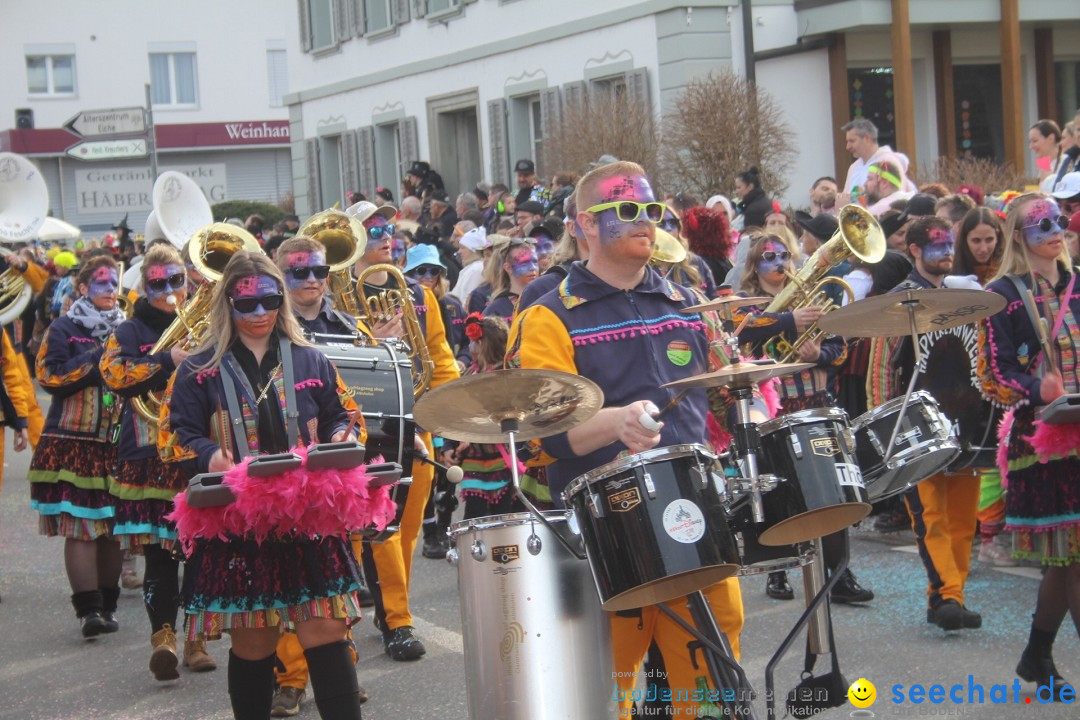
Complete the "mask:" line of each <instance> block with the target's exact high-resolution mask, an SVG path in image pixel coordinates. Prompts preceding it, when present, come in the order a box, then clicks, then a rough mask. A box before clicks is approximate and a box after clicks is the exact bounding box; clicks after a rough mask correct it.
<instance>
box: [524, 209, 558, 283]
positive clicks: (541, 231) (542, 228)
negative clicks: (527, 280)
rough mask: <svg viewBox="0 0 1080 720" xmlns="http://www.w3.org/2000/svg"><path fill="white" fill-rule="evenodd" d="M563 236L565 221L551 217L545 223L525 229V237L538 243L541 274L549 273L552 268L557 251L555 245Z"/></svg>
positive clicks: (534, 224)
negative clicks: (553, 255) (552, 259)
mask: <svg viewBox="0 0 1080 720" xmlns="http://www.w3.org/2000/svg"><path fill="white" fill-rule="evenodd" d="M562 234H563V221H562V220H561V219H559V218H555V217H549V218H546V219H545V220H544V221H543V222H534V223H532V224H530V225H529V226H528V227H527V228H525V236H526V237H530V238H532V239H533V240H535V241H536V259H537V260H538V261H539V262H540V272H541V273H545V272H547V270H548V268H549V267H551V255H552V253H553V252H554V251H555V243H556V242H558V240H559V238H561V237H562Z"/></svg>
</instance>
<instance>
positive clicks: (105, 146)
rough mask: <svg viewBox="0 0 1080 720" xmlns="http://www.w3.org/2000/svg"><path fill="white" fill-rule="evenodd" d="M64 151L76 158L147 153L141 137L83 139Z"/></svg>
mask: <svg viewBox="0 0 1080 720" xmlns="http://www.w3.org/2000/svg"><path fill="white" fill-rule="evenodd" d="M66 152H67V154H68V155H69V156H70V157H73V158H75V159H77V160H118V159H126V158H144V157H146V156H147V154H148V153H147V152H146V140H144V139H142V138H128V139H126V140H83V141H82V142H80V143H76V144H74V145H72V146H71V147H69V148H68V149H67V150H66Z"/></svg>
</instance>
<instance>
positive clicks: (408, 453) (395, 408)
mask: <svg viewBox="0 0 1080 720" xmlns="http://www.w3.org/2000/svg"><path fill="white" fill-rule="evenodd" d="M316 339H317V340H318V339H319V338H318V337H317V338H316ZM317 347H318V348H319V350H321V351H322V353H323V354H324V355H326V357H328V358H329V359H330V362H332V363H333V364H334V365H335V367H337V370H338V374H339V375H341V380H342V382H344V383H345V387H346V389H347V391H348V393H349V395H350V396H352V398H353V400H355V401H356V404H357V405H358V406H359V407H360V413H361V415H363V417H364V424H365V425H366V426H367V442H366V443H365V444H364V447H365V449H366V451H367V460H366V461H367V462H374V461H375V459H376V458H378V457H382V459H383V462H396V463H398V464H399V465H401V467H402V468H403V469H404V470H405V472H406V473H410V472H411V471H410V469H411V468H412V462H413V455H414V454H415V451H414V449H413V438H414V437H415V436H416V423H415V422H414V421H413V416H412V411H413V385H412V363H411V362H410V361H409V356H408V353H407V352H406V351H405V349H404V347H403V346H402V345H400V344H399V343H397V342H382V341H380V342H378V343H376V344H374V345H354V344H352V343H335V342H324V343H319V344H318V345H317ZM411 484H412V478H411V477H402V478H401V480H400V481H399V482H398V483H397V484H396V485H395V486H394V488H393V489H392V490H391V496H392V497H393V499H394V503H395V505H396V506H397V512H396V513H395V517H394V520H393V521H392V522H391V523H390V524H388V525H387V526H386V528H385V529H384V530H382V531H375V530H370V531H367V532H365V533H363V535H364V537H365V539H368V540H371V541H373V542H382V541H384V540H386V539H387V538H389V537H391V536H392V535H393V534H394V533H396V532H397V531H398V529H399V528H400V526H401V516H402V513H404V511H405V502H406V501H407V500H408V498H409V486H410V485H411Z"/></svg>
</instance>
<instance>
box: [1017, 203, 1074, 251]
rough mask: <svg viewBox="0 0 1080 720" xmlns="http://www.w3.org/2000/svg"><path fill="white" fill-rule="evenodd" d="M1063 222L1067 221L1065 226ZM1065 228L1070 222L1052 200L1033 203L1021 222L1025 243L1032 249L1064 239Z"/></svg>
mask: <svg viewBox="0 0 1080 720" xmlns="http://www.w3.org/2000/svg"><path fill="white" fill-rule="evenodd" d="M1061 220H1064V221H1065V225H1064V226H1062V224H1061ZM1065 227H1068V220H1067V219H1066V218H1064V216H1063V215H1062V214H1061V211H1060V210H1059V209H1058V205H1057V203H1056V202H1053V201H1052V200H1045V199H1039V200H1036V201H1035V202H1033V203H1031V204H1030V205H1028V207H1027V211H1026V212H1025V213H1024V217H1023V218H1022V220H1021V228H1022V231H1023V233H1024V241H1025V242H1026V243H1027V244H1028V245H1029V246H1030V247H1038V246H1039V245H1043V244H1045V243H1047V242H1049V241H1050V240H1052V239H1054V238H1060V237H1063V234H1064V232H1065Z"/></svg>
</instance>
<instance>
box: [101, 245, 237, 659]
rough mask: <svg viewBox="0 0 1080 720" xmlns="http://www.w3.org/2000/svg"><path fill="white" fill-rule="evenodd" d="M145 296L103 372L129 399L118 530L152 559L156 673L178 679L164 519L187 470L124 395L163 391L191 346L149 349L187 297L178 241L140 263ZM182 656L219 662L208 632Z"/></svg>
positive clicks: (114, 339)
mask: <svg viewBox="0 0 1080 720" xmlns="http://www.w3.org/2000/svg"><path fill="white" fill-rule="evenodd" d="M139 272H140V276H141V278H142V287H143V289H144V295H143V296H142V297H140V298H139V299H138V300H136V301H135V309H134V314H133V315H132V317H131V318H130V319H129V320H125V321H124V322H122V323H121V324H120V325H119V327H117V328H116V332H114V333H113V334H112V335H111V336H110V337H109V339H108V340H107V341H106V343H105V351H104V353H103V354H102V356H101V363H100V368H101V375H102V377H104V378H105V384H106V385H107V386H108V387H109V389H110V390H112V391H113V392H115V393H116V394H117V395H119V396H120V397H121V398H124V399H125V402H124V404H123V410H122V411H121V416H120V426H119V428H118V430H119V436H118V441H117V445H118V448H117V456H118V457H117V463H116V472H115V477H114V478H113V482H112V483H110V488H109V491H110V492H111V493H112V494H113V496H114V497H115V499H114V503H115V505H116V516H115V526H114V528H113V532H114V534H115V535H116V537H117V539H118V540H119V541H120V547H121V548H122V549H124V550H133V551H135V552H141V553H142V554H143V556H144V557H145V559H146V574H145V577H144V579H143V603H144V605H145V606H146V614H147V616H148V617H149V619H150V647H151V652H150V672H151V673H153V675H154V678H155V679H157V680H175V679H176V678H178V677H180V675H179V673H178V672H177V671H176V666H177V665H178V663H179V661H178V658H177V653H176V634H175V633H176V627H177V625H176V614H177V610H178V602H179V599H180V597H179V596H180V583H179V581H178V577H179V572H180V561H179V558H178V557H177V556H176V555H175V554H173V552H172V550H173V547H174V545H175V542H176V529H175V527H174V526H173V524H172V523H170V522H169V521H167V520H165V515H167V514H168V513H169V512H170V511H171V510H172V498H173V496H174V495H176V493H178V492H180V491H181V490H183V489H184V488H185V487H186V486H187V477H186V476H184V475H183V474H182V473H181V472H180V471H179V468H177V467H176V466H174V465H165V464H164V463H162V462H161V459H160V458H159V457H158V453H157V424H156V423H152V422H148V421H147V420H146V419H144V418H143V417H142V416H141V415H139V413H138V412H136V411H135V408H134V406H133V405H132V404H131V402H127V401H126V400H128V399H130V398H134V397H138V396H141V395H145V394H146V393H148V392H161V391H163V390H164V389H165V385H166V384H167V383H168V382H169V376H170V375H172V373H173V371H174V370H176V366H177V365H179V364H180V362H181V361H183V359H184V358H186V357H187V356H188V353H187V352H186V351H184V350H183V349H181V348H180V347H179V346H176V345H174V346H173V347H172V348H171V349H169V350H165V351H164V352H160V353H155V354H153V355H151V354H149V350H150V349H151V348H153V347H154V345H155V344H156V343H157V341H158V339H159V338H160V337H161V334H162V333H163V332H164V331H165V329H166V328H168V327H169V326H170V325H171V324H172V322H173V321H174V320H175V319H176V309H177V308H179V307H180V306H182V305H183V304H184V301H185V300H187V274H186V273H185V271H184V263H183V261H182V260H181V259H180V254H179V253H178V252H177V251H176V249H175V248H173V246H172V245H167V244H166V245H154V246H153V247H152V248H150V250H149V252H147V253H146V258H145V259H144V260H143V262H142V263H141V264H140V266H139ZM183 663H184V666H185V667H189V668H191V669H192V670H193V671H195V672H203V671H207V670H213V669H214V668H216V667H217V665H216V664H215V663H214V661H213V660H212V659H211V658H210V656H209V655H207V654H206V649H205V644H204V643H203V641H202V639H195V640H190V641H188V642H186V643H185V644H184V652H183Z"/></svg>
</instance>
